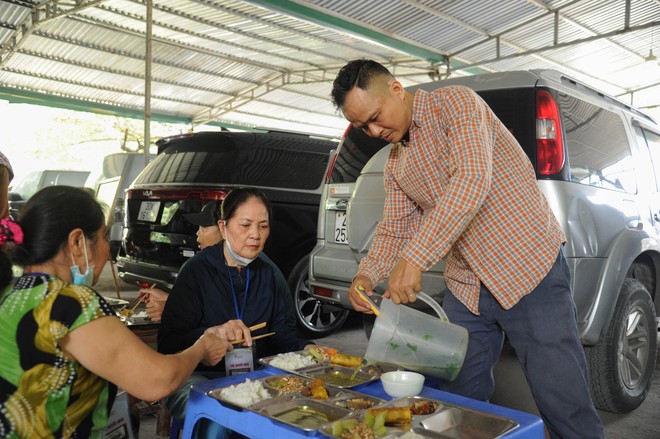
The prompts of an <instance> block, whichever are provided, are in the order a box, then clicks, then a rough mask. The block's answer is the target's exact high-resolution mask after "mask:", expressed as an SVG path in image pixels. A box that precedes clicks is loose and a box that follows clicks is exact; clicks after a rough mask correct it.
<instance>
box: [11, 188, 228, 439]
mask: <svg viewBox="0 0 660 439" xmlns="http://www.w3.org/2000/svg"><path fill="white" fill-rule="evenodd" d="M106 233H107V231H106V226H105V216H104V214H103V211H102V209H101V207H100V206H99V205H98V203H97V202H96V201H95V200H94V198H93V197H92V196H91V195H90V194H89V193H88V192H86V191H85V190H83V189H79V188H73V187H64V186H51V187H47V188H45V189H42V190H41V191H39V192H37V193H36V194H35V195H34V196H33V197H32V198H31V199H30V200H29V201H28V203H27V204H26V205H25V208H24V209H23V211H22V213H21V217H20V219H19V221H18V223H15V222H13V221H11V220H9V219H8V218H5V219H3V220H1V221H0V250H1V251H0V287H2V289H0V291H2V292H1V293H0V321H2V325H0V359H1V360H0V437H3V438H34V437H40V438H48V437H62V438H69V437H80V438H82V437H84V438H89V437H103V436H104V430H105V426H106V424H107V422H108V415H109V412H110V407H111V406H112V402H113V400H114V396H115V393H116V387H115V385H116V386H119V387H121V388H123V389H124V390H126V391H127V392H128V393H130V394H131V395H133V396H135V397H137V398H140V399H143V400H147V401H155V400H158V399H160V398H163V397H164V396H166V395H168V394H169V393H171V392H172V391H174V390H175V389H177V388H179V387H180V386H181V384H183V382H184V381H185V380H186V378H187V377H188V375H190V373H191V372H192V370H193V369H194V368H195V367H196V366H197V364H198V363H199V362H203V363H204V364H208V365H214V364H217V363H218V362H219V361H220V359H221V358H222V357H223V356H224V354H225V352H226V351H227V350H228V349H231V347H230V345H229V344H228V342H227V340H226V338H225V339H223V338H222V337H221V335H217V334H204V335H202V336H201V337H200V338H199V339H198V340H197V342H196V343H195V344H193V345H192V346H191V347H190V348H188V349H186V350H184V351H182V352H180V353H177V354H174V355H162V354H159V353H157V352H155V351H154V350H153V349H151V348H149V347H148V346H147V345H146V344H144V343H143V342H142V341H140V340H139V339H138V338H137V337H136V336H135V335H134V334H133V333H132V332H130V331H129V330H128V329H127V328H126V326H125V325H124V324H123V323H122V322H121V321H120V320H119V318H117V316H116V314H115V313H114V312H113V311H112V309H111V308H110V306H109V305H108V303H107V302H106V301H105V300H104V299H103V297H101V296H100V295H99V294H98V293H96V291H94V290H93V289H92V288H91V285H92V284H93V283H95V282H96V281H97V280H98V277H99V275H100V274H101V271H102V270H103V266H104V265H105V263H106V261H107V260H108V257H109V245H108V242H107V241H106V239H105V238H106ZM12 262H13V263H15V264H17V265H19V266H21V267H23V270H24V272H23V275H22V276H21V277H19V278H17V279H14V280H12Z"/></svg>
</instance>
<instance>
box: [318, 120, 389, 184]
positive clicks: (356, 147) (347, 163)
mask: <svg viewBox="0 0 660 439" xmlns="http://www.w3.org/2000/svg"><path fill="white" fill-rule="evenodd" d="M385 145H387V142H386V141H384V140H381V139H374V138H372V137H369V136H367V135H366V134H365V133H364V132H363V131H362V130H358V129H355V128H350V129H349V130H348V132H347V133H346V136H345V137H344V139H343V140H342V143H341V146H340V147H339V152H338V155H337V159H336V161H335V165H334V167H333V169H332V175H330V181H329V182H330V183H354V182H355V180H357V178H358V177H359V176H360V171H362V168H363V167H364V165H365V164H366V163H367V162H368V161H369V159H370V158H371V157H372V156H373V155H374V154H376V153H377V152H378V151H379V150H380V149H381V148H382V147H383V146H385Z"/></svg>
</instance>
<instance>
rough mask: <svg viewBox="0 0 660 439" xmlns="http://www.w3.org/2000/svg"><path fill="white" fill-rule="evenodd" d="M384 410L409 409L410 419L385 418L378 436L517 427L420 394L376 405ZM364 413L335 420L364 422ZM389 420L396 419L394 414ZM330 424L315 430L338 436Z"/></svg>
mask: <svg viewBox="0 0 660 439" xmlns="http://www.w3.org/2000/svg"><path fill="white" fill-rule="evenodd" d="M384 409H409V410H410V417H411V421H410V422H408V423H405V422H404V423H397V422H390V421H387V422H386V424H385V427H386V434H385V435H384V436H381V438H383V439H384V438H387V439H390V438H401V437H404V438H405V437H407V433H415V436H414V437H415V438H418V437H420V436H421V437H423V438H444V439H465V438H470V439H495V438H499V437H501V436H503V435H504V434H505V433H508V432H510V431H512V430H514V429H515V428H517V427H518V423H516V422H515V421H513V420H511V419H508V418H505V417H502V416H497V415H492V414H489V413H482V412H478V411H476V410H472V409H469V408H466V407H461V406H457V405H454V404H447V403H443V402H441V401H437V400H435V399H431V398H425V397H421V396H410V397H405V398H398V399H394V400H392V401H390V402H387V403H385V404H381V405H379V406H378V407H377V408H376V410H384ZM366 414H367V410H364V411H362V412H360V413H355V414H352V415H348V416H346V417H344V418H342V419H340V420H339V421H335V422H341V423H342V424H344V423H346V421H348V422H351V420H354V421H357V422H362V421H365V419H366ZM388 418H389V417H388ZM391 420H392V421H396V417H393V418H392V419H391ZM333 423H334V422H329V423H327V424H325V425H323V426H322V427H320V428H319V433H320V434H321V435H323V436H325V437H331V438H337V437H339V436H337V435H333Z"/></svg>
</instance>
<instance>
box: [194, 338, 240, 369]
mask: <svg viewBox="0 0 660 439" xmlns="http://www.w3.org/2000/svg"><path fill="white" fill-rule="evenodd" d="M197 343H201V344H202V345H203V347H204V357H203V358H202V361H201V362H202V364H203V365H205V366H215V365H216V364H218V363H219V362H220V360H222V358H223V357H224V356H225V354H226V353H227V351H231V350H232V349H233V347H232V345H231V343H229V342H228V341H227V339H226V338H223V337H221V336H219V335H217V334H215V333H213V332H212V331H208V330H207V331H205V332H204V334H203V335H202V336H201V337H199V339H197V342H196V343H195V344H197Z"/></svg>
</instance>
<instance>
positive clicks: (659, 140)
mask: <svg viewBox="0 0 660 439" xmlns="http://www.w3.org/2000/svg"><path fill="white" fill-rule="evenodd" d="M639 131H641V133H640V134H641V135H642V136H643V139H642V141H644V140H646V144H647V146H648V150H649V152H650V153H651V163H652V165H653V169H654V170H655V176H656V186H655V189H656V190H658V191H660V184H659V183H660V181H659V180H660V136H659V135H657V134H656V133H653V132H651V131H648V130H645V129H640V130H639Z"/></svg>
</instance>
